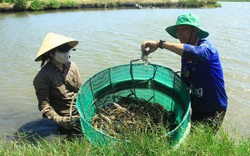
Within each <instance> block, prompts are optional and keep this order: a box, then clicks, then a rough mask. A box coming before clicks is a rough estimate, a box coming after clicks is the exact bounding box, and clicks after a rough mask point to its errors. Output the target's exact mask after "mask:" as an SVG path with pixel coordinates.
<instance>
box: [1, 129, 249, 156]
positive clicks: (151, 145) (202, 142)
mask: <svg viewBox="0 0 250 156" xmlns="http://www.w3.org/2000/svg"><path fill="white" fill-rule="evenodd" d="M235 135H236V134H234V137H231V136H232V134H231V136H230V135H229V134H228V133H227V132H225V131H224V130H220V131H219V132H218V133H217V135H216V136H214V135H213V134H212V133H211V132H210V130H209V129H208V128H207V127H204V126H196V127H195V128H194V131H193V132H192V133H191V134H190V135H189V137H188V138H187V139H186V140H185V141H184V142H183V143H182V144H181V146H180V147H179V148H177V149H175V148H173V147H171V146H168V145H167V143H166V140H165V139H164V138H159V137H158V136H156V135H154V134H151V135H149V134H141V135H139V136H136V137H134V139H131V140H130V142H129V143H128V142H126V143H124V142H118V143H116V144H115V145H108V146H105V147H98V146H93V145H91V144H90V143H89V142H88V141H87V140H86V139H85V138H83V139H73V140H72V141H62V140H57V141H55V142H54V143H51V142H47V141H39V142H38V143H37V144H36V145H34V144H32V143H29V142H22V143H20V142H11V143H6V142H5V141H4V140H0V155H1V156H14V155H15V156H21V155H25V156H33V155H36V156H45V155H46V156H52V155H84V156H85V155H86V156H88V155H91V156H93V155H107V156H109V155H121V156H123V155H124V156H127V155H128V156H134V155H137V156H141V155H158V156H163V155H173V156H176V155H185V156H186V155H187V156H189V155H199V156H205V155H206V156H207V155H209V156H210V155H216V156H224V155H227V156H247V155H248V154H249V153H250V138H242V137H237V139H236V138H235Z"/></svg>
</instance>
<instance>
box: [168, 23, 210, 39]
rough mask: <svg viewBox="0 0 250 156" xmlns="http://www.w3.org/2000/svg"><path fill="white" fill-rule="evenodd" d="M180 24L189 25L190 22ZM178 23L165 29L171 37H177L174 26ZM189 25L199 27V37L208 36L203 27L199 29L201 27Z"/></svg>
mask: <svg viewBox="0 0 250 156" xmlns="http://www.w3.org/2000/svg"><path fill="white" fill-rule="evenodd" d="M180 25H190V24H180ZM180 25H173V26H169V27H167V28H166V29H165V30H166V31H167V32H168V33H169V35H171V36H172V37H174V38H176V39H178V37H177V35H176V27H177V26H180ZM190 26H193V27H195V28H197V29H199V32H198V37H199V38H200V39H202V38H206V37H208V36H209V33H208V32H207V31H205V30H203V29H201V28H198V27H196V26H194V25H190Z"/></svg>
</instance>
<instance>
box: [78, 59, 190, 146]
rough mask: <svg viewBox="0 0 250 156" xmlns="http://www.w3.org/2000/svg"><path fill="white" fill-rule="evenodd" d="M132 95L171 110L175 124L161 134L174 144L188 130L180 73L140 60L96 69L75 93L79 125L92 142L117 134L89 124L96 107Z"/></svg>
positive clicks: (187, 105)
mask: <svg viewBox="0 0 250 156" xmlns="http://www.w3.org/2000/svg"><path fill="white" fill-rule="evenodd" d="M127 96H133V97H135V98H137V99H144V100H146V101H148V102H151V103H158V104H160V105H162V106H163V107H164V108H165V109H166V110H168V111H172V112H173V113H174V116H175V120H176V121H177V122H178V125H176V127H174V128H173V129H172V130H171V131H169V132H167V134H165V135H166V136H168V137H167V138H168V139H169V140H170V142H171V144H172V145H174V146H176V145H178V144H180V143H181V142H182V140H183V139H184V138H185V137H186V136H187V134H189V131H190V96H189V89H188V87H187V86H186V85H185V83H184V82H183V81H182V79H181V78H180V76H179V75H178V74H176V73H175V72H173V71H172V70H171V69H169V68H166V67H163V66H160V65H155V64H150V63H149V64H148V65H145V64H143V63H134V62H133V61H131V63H130V64H125V65H119V66H115V67H111V68H108V69H105V70H102V71H100V72H99V73H97V74H95V75H94V76H93V77H91V78H89V79H88V80H87V81H86V82H85V83H84V84H83V85H82V86H81V88H80V90H79V92H78V95H77V97H76V103H77V109H78V111H79V113H80V115H81V128H82V131H83V133H84V135H85V136H86V137H87V139H88V140H89V141H91V142H92V143H93V144H99V145H104V144H106V143H110V142H113V141H116V140H117V138H115V137H113V136H110V135H108V134H106V133H104V132H103V131H101V130H98V129H96V128H94V127H93V126H92V120H93V117H94V116H95V114H96V113H97V108H98V107H100V106H102V105H104V104H106V103H109V102H113V101H116V100H117V97H127Z"/></svg>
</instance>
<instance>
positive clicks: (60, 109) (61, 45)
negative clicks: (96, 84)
mask: <svg viewBox="0 0 250 156" xmlns="http://www.w3.org/2000/svg"><path fill="white" fill-rule="evenodd" d="M78 43H79V42H78V41H77V40H75V39H73V38H69V37H66V36H62V35H59V34H55V33H48V34H47V35H46V37H45V39H44V41H43V43H42V45H41V47H40V49H39V51H38V53H37V55H36V58H35V61H41V70H40V71H39V72H38V74H37V75H36V77H35V78H34V81H33V85H34V88H35V91H36V95H37V99H38V108H39V110H40V111H41V112H42V115H43V117H44V118H48V119H51V120H53V121H55V122H56V123H57V124H58V125H59V129H58V130H59V132H60V133H71V132H73V131H75V129H76V127H74V126H73V124H72V123H74V122H73V121H76V120H77V119H78V118H79V115H78V112H77V109H76V106H75V100H74V98H75V95H76V93H77V92H78V90H79V88H80V86H81V78H80V73H79V70H78V67H77V66H76V64H75V63H73V62H71V61H70V60H69V59H70V52H72V51H74V50H75V49H73V48H74V47H75V46H76V45H77V44H78ZM78 128H79V127H78Z"/></svg>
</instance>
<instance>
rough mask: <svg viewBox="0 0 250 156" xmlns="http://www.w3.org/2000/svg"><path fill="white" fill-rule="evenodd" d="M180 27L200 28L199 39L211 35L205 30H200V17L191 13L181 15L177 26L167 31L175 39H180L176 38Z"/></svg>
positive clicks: (168, 28)
mask: <svg viewBox="0 0 250 156" xmlns="http://www.w3.org/2000/svg"><path fill="white" fill-rule="evenodd" d="M179 25H190V26H193V27H196V28H198V29H199V30H200V31H199V32H198V37H199V38H201V39H202V38H206V37H208V35H209V33H208V32H207V31H205V30H202V29H201V28H200V19H199V17H198V16H196V15H194V14H191V13H186V14H183V15H180V16H179V17H178V18H177V21H176V24H175V25H173V26H169V27H167V28H166V29H165V30H166V31H167V32H168V33H169V34H170V35H171V36H172V37H174V38H176V39H178V38H177V36H176V27H177V26H179Z"/></svg>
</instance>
